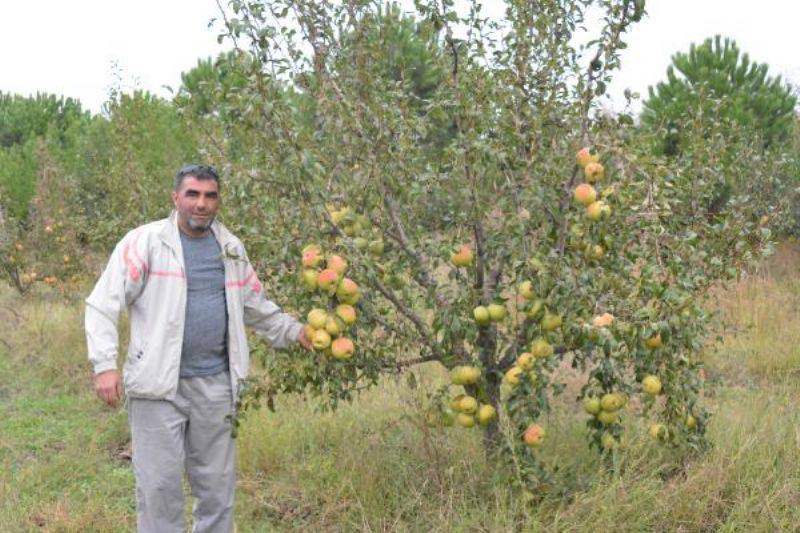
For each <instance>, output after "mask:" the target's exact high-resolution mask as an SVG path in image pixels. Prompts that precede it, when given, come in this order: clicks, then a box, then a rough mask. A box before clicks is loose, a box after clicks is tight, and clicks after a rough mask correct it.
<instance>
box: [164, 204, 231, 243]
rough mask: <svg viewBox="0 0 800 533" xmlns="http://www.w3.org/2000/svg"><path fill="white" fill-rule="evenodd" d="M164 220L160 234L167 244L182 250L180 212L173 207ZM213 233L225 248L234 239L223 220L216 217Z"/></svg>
mask: <svg viewBox="0 0 800 533" xmlns="http://www.w3.org/2000/svg"><path fill="white" fill-rule="evenodd" d="M164 222H165V224H164V227H163V228H162V229H161V231H160V232H159V234H158V235H159V237H160V238H161V240H162V241H164V243H165V244H166V245H167V246H169V247H170V248H172V249H173V250H175V251H176V252H179V251H180V250H181V237H180V233H179V231H180V230H179V229H178V212H177V211H175V210H174V209H173V210H172V212H171V213H170V214H169V217H167V218H166V219H165V220H164ZM211 233H213V234H214V237H216V239H217V242H218V243H219V245H220V247H221V248H222V249H223V250H225V249H226V246H227V245H228V244H230V243H231V242H232V241H233V235H231V233H230V232H229V231H228V229H227V228H226V227H225V226H223V225H222V223H221V222H219V221H217V219H216V218H215V219H214V222H212V223H211Z"/></svg>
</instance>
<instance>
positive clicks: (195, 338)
mask: <svg viewBox="0 0 800 533" xmlns="http://www.w3.org/2000/svg"><path fill="white" fill-rule="evenodd" d="M179 233H180V234H181V246H182V247H183V262H184V264H185V265H186V289H187V290H186V325H185V327H184V330H183V349H182V351H181V369H180V377H182V378H185V377H194V376H211V375H213V374H218V373H219V372H223V371H226V370H228V350H227V333H228V311H227V308H226V306H225V266H224V265H223V264H222V250H221V249H220V246H219V243H218V242H217V239H216V238H215V237H214V235H213V234H211V232H209V233H208V234H207V235H206V236H205V237H199V238H194V237H190V236H188V235H186V234H184V233H183V232H182V231H181V232H179Z"/></svg>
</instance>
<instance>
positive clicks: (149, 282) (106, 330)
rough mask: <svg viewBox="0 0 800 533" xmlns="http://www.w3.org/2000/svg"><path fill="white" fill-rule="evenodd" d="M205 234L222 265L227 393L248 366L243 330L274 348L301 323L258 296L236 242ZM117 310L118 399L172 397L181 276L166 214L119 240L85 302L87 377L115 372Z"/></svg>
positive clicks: (216, 228) (173, 220)
mask: <svg viewBox="0 0 800 533" xmlns="http://www.w3.org/2000/svg"><path fill="white" fill-rule="evenodd" d="M211 231H212V233H213V234H214V236H215V237H216V238H217V241H218V242H219V244H220V248H221V249H222V253H223V262H224V265H225V299H226V305H227V309H228V357H229V359H230V374H231V385H232V387H233V390H234V393H235V392H236V391H237V388H238V383H239V380H242V379H244V378H246V377H247V371H248V367H249V360H250V355H249V349H248V346H247V336H246V333H245V326H249V327H252V328H253V329H255V331H256V333H257V334H259V335H260V336H261V337H263V338H264V339H266V340H267V341H269V343H270V344H272V345H273V346H274V347H276V348H282V347H285V346H286V345H288V344H290V343H291V342H294V341H296V340H297V337H298V336H299V334H300V330H301V329H302V324H300V323H299V322H298V321H297V320H295V319H294V318H292V317H291V316H289V315H287V314H285V313H282V312H281V310H280V308H278V306H277V305H275V304H274V303H273V302H271V301H270V300H267V298H266V297H265V296H264V294H263V292H262V287H261V282H259V280H258V277H257V275H256V273H255V271H254V270H253V267H252V266H251V265H250V261H249V260H248V259H247V255H246V253H245V249H244V246H243V245H242V243H241V241H240V240H239V239H237V238H236V237H235V236H234V235H232V234H231V233H230V232H229V231H228V230H227V229H225V227H224V226H223V225H222V224H220V223H219V222H216V221H215V222H214V223H213V224H212V226H211ZM125 308H127V310H128V313H129V316H130V328H131V335H130V343H129V345H128V356H127V358H126V361H125V366H124V369H123V377H124V383H125V392H126V393H127V394H128V396H131V397H137V398H151V399H163V398H168V397H172V396H174V394H175V391H176V389H177V387H178V372H179V369H180V361H181V347H182V344H183V327H184V322H185V318H186V276H185V268H184V264H183V251H182V249H181V240H180V235H179V233H178V225H177V215H176V213H175V212H174V211H173V213H172V214H171V215H170V217H169V218H166V219H163V220H159V221H156V222H151V223H150V224H146V225H144V226H140V227H139V228H136V229H135V230H133V231H131V232H130V233H128V234H127V235H125V237H124V238H123V239H122V240H121V241H120V242H119V244H117V246H116V248H115V249H114V252H113V253H112V255H111V259H110V260H109V262H108V266H107V267H106V269H105V271H104V272H103V274H102V275H101V276H100V279H99V280H98V281H97V284H96V285H95V287H94V290H93V291H92V293H91V294H90V295H89V297H88V298H87V299H86V341H87V345H88V348H89V360H90V361H91V363H92V364H93V365H94V372H95V374H98V373H100V372H104V371H106V370H111V369H115V368H117V352H118V345H119V335H118V332H117V319H118V317H119V314H120V312H121V311H122V310H123V309H125Z"/></svg>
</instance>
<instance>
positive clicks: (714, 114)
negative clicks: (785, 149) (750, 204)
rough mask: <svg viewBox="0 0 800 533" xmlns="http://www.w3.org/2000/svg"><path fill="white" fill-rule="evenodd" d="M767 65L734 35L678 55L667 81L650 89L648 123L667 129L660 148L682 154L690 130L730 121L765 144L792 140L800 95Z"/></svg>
mask: <svg viewBox="0 0 800 533" xmlns="http://www.w3.org/2000/svg"><path fill="white" fill-rule="evenodd" d="M767 71H768V66H767V65H766V64H760V63H756V62H754V61H751V60H750V58H749V57H748V55H747V54H746V53H741V51H740V49H739V47H738V46H737V45H736V43H735V42H734V41H733V40H731V39H727V38H726V39H724V40H723V39H722V38H721V37H720V36H719V35H718V36H716V37H714V38H713V39H711V38H709V39H706V40H705V41H704V42H703V43H702V44H701V45H699V46H697V45H695V44H692V46H691V48H690V49H689V52H688V53H683V52H680V53H677V54H675V55H674V56H673V58H672V65H670V66H669V68H668V69H667V80H666V81H665V82H661V83H659V84H658V85H657V86H656V88H655V89H654V88H653V87H650V88H649V97H648V99H647V100H646V101H645V102H644V110H643V112H642V123H643V124H645V125H646V126H649V127H652V128H661V129H663V131H665V132H666V133H665V134H664V137H663V144H662V146H661V149H660V151H662V152H664V153H666V154H668V155H675V154H677V153H678V152H679V151H680V149H681V146H682V145H683V144H684V143H685V142H686V137H687V133H686V131H687V130H688V129H690V128H691V129H695V130H696V129H697V128H700V130H701V132H702V131H703V130H705V131H707V130H708V127H709V126H710V125H711V124H712V123H720V122H722V123H727V124H730V125H731V126H733V130H734V131H736V132H745V133H746V134H755V135H757V136H758V137H759V138H760V139H761V140H762V142H763V143H764V146H765V147H769V146H772V145H775V144H776V143H782V142H786V141H788V140H789V139H790V138H791V135H792V129H793V127H794V109H795V105H796V104H797V99H796V98H795V96H794V95H793V94H792V92H791V90H790V88H789V87H787V86H786V85H784V84H783V82H782V80H781V78H780V76H778V77H775V78H772V77H770V76H769V75H768V73H767Z"/></svg>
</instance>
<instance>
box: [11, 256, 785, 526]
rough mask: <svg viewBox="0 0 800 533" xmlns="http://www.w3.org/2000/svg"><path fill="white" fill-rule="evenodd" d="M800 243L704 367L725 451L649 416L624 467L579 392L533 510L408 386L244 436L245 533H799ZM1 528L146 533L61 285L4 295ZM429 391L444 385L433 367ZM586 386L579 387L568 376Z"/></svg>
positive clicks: (744, 299) (301, 406) (721, 300)
mask: <svg viewBox="0 0 800 533" xmlns="http://www.w3.org/2000/svg"><path fill="white" fill-rule="evenodd" d="M798 261H800V245H797V244H795V243H785V244H783V245H781V246H780V247H779V250H778V252H777V254H776V255H775V256H774V257H772V258H771V259H769V260H768V261H767V262H766V263H764V266H763V267H761V268H759V269H758V270H757V271H755V272H754V273H752V274H751V275H748V276H747V277H746V278H745V279H743V280H742V281H740V282H739V283H735V284H732V285H731V286H729V287H726V288H724V289H720V290H718V291H717V292H716V295H717V302H718V303H717V305H718V307H719V309H720V310H721V312H722V314H723V316H724V317H725V318H726V320H727V324H728V326H727V327H726V328H725V329H724V330H720V333H722V337H723V338H722V342H721V343H720V344H715V345H713V346H709V347H708V348H707V349H706V350H705V351H704V352H703V355H702V358H703V360H704V361H706V363H707V367H706V374H707V381H708V386H707V390H706V395H707V400H706V401H707V406H708V408H709V410H710V411H711V412H712V414H713V416H712V418H711V421H710V423H709V429H708V431H709V439H710V440H711V442H712V443H713V445H712V447H711V448H710V449H709V450H708V451H707V452H705V453H704V454H701V455H698V456H695V457H690V458H686V459H684V460H683V461H682V462H681V463H680V464H676V463H675V462H674V458H673V457H671V456H670V453H669V451H668V450H667V449H665V448H663V447H654V446H653V445H652V439H651V438H650V437H649V436H648V435H647V428H646V425H645V424H644V423H641V422H639V421H632V422H631V423H630V424H629V427H627V428H626V435H627V437H626V442H625V445H624V448H623V449H622V450H621V451H620V452H619V455H618V457H617V458H616V461H615V464H614V467H613V469H611V470H608V469H607V468H606V467H605V465H604V464H603V463H602V461H601V460H600V458H599V457H598V455H597V454H596V453H594V452H593V451H591V450H589V449H588V448H587V447H586V445H585V441H586V433H587V428H586V426H585V418H586V416H587V415H585V414H584V413H583V411H582V409H581V408H580V405H579V404H578V403H577V402H575V401H574V399H573V398H571V397H569V396H564V397H562V398H561V399H560V400H559V402H558V404H557V405H556V406H555V408H554V411H553V412H552V413H551V414H550V415H548V416H547V418H546V424H547V427H548V428H550V432H549V434H548V440H547V442H546V443H545V444H544V445H543V446H542V454H543V455H544V456H545V457H546V459H545V460H546V462H547V463H549V464H552V465H553V466H558V471H557V474H556V476H557V477H558V482H559V486H560V487H561V492H560V493H559V494H548V495H545V496H544V497H543V499H542V500H541V501H538V502H536V503H535V504H533V503H526V502H525V501H524V500H523V499H521V498H520V497H519V495H518V494H516V493H515V491H513V490H512V489H511V488H510V486H509V485H508V482H507V480H506V479H504V474H503V473H501V472H498V470H497V469H496V468H495V467H494V466H493V465H492V464H491V463H487V461H486V458H485V456H484V452H483V449H482V444H481V438H480V435H479V434H478V433H475V432H472V433H465V432H464V430H463V429H461V428H456V427H451V428H435V429H432V428H428V427H426V426H425V425H424V424H419V422H417V421H415V419H414V416H415V415H417V416H418V415H419V400H420V399H419V398H418V396H417V395H416V394H415V393H414V391H412V390H409V389H408V388H407V387H406V386H405V385H404V383H398V382H397V381H396V380H395V379H393V378H387V379H384V380H382V382H381V383H380V385H379V386H378V387H377V388H375V389H373V390H370V391H369V392H366V393H364V394H362V395H361V396H360V397H359V398H358V399H357V400H356V401H355V402H354V403H353V404H352V405H347V406H343V407H342V408H340V409H339V410H338V411H337V412H335V413H327V414H320V413H319V412H317V411H315V409H314V408H313V405H312V404H309V403H308V402H306V401H304V400H301V399H300V398H297V397H284V398H281V399H280V400H279V402H278V405H277V406H276V407H277V412H276V413H274V414H272V413H269V412H268V411H261V412H259V413H257V414H254V415H252V416H250V417H248V418H247V420H246V421H245V422H244V424H243V426H242V428H241V434H240V437H239V439H240V440H239V457H238V461H239V468H240V476H239V492H238V500H237V511H236V512H237V517H238V519H237V527H238V530H239V531H310V530H317V531H492V532H498V531H508V532H511V531H519V530H529V531H554V530H559V531H588V530H595V529H599V530H606V531H610V530H614V531H646V530H647V531H742V530H748V531H787V530H792V529H794V527H795V524H796V523H797V521H798V519H800V515H799V514H798V513H800V511H798V509H799V507H798V501H800V484H798V479H800V456H799V455H800V451H799V450H800V446H798V440H800V435H799V434H798V429H797V428H798V427H799V426H798V424H799V423H800V414H798V412H797V410H796V409H794V407H793V406H794V405H796V404H797V402H798V400H800V381H799V380H800V377H798V368H800V350H799V349H798V335H799V334H798V333H797V328H796V324H797V321H798V320H800V286H798V279H797V269H798V267H797V265H798ZM0 302H1V303H0V313H2V321H0V324H2V326H0V327H1V328H2V330H0V338H2V339H4V342H3V345H2V347H0V350H1V351H0V354H2V357H1V358H0V361H2V367H1V368H0V377H1V378H2V379H0V383H2V384H3V386H2V389H0V399H2V402H0V472H2V474H0V523H2V524H4V525H3V529H4V530H5V531H30V530H37V531H130V530H131V529H132V528H133V527H134V524H135V512H134V501H133V494H134V490H133V486H134V481H133V475H132V472H131V470H130V463H129V459H128V456H127V455H126V454H127V451H128V433H127V425H126V416H125V413H124V411H123V410H118V411H111V410H109V409H106V408H104V407H102V406H101V404H100V403H99V402H98V401H97V400H96V398H95V397H94V394H93V391H92V386H91V381H90V376H89V372H88V369H87V366H86V362H85V347H84V340H83V330H82V327H81V315H82V307H81V305H80V303H79V302H76V301H71V302H69V301H65V300H64V299H63V298H62V297H61V295H60V294H58V293H57V292H55V291H54V290H53V289H49V288H42V289H41V290H37V291H36V294H35V295H33V297H29V298H26V299H21V298H20V297H19V296H17V295H15V294H14V293H13V292H11V291H10V290H5V291H3V293H2V300H1V301H0ZM417 375H418V377H419V380H420V382H423V383H443V382H445V381H446V380H447V375H446V374H445V373H444V372H442V371H441V370H440V369H439V368H435V367H433V366H430V367H423V368H420V369H419V370H418V371H417ZM567 379H569V378H567Z"/></svg>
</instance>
